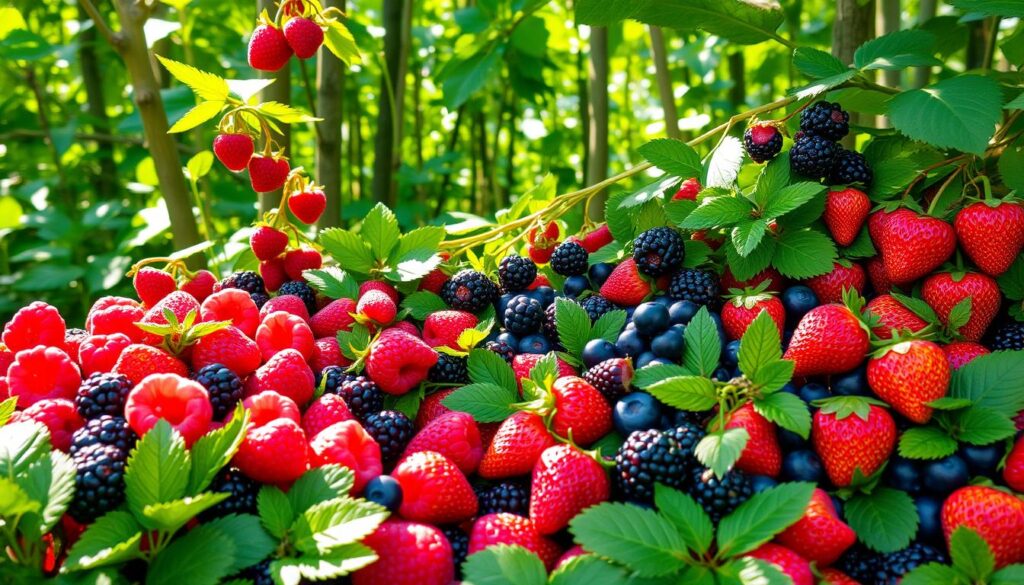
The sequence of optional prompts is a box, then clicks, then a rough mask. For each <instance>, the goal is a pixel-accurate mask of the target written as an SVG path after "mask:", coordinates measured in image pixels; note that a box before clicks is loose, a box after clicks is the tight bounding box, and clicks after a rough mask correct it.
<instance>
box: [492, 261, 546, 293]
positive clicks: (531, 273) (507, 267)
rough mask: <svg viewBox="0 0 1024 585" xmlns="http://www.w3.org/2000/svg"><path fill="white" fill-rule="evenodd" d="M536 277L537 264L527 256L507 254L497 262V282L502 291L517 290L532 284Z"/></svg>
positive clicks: (524, 288)
mask: <svg viewBox="0 0 1024 585" xmlns="http://www.w3.org/2000/svg"><path fill="white" fill-rule="evenodd" d="M536 278H537V265H536V264H534V263H533V260H530V259H529V258H523V257H522V256H520V255H518V254H509V255H508V256H505V257H504V258H502V259H501V263H500V264H498V282H500V283H501V290H503V291H504V292H519V291H521V290H526V287H528V286H530V285H531V284H533V281H534V279H536Z"/></svg>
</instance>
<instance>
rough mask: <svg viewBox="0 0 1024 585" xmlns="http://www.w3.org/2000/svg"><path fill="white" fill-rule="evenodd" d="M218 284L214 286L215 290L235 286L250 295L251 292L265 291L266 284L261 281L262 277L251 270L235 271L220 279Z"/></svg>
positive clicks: (264, 292)
mask: <svg viewBox="0 0 1024 585" xmlns="http://www.w3.org/2000/svg"><path fill="white" fill-rule="evenodd" d="M218 284H219V285H220V286H219V287H215V289H216V290H223V289H225V288H237V289H241V290H244V291H245V292H247V293H249V294H250V295H251V294H253V293H263V294H266V293H267V286H266V284H264V282H263V277H262V276H260V275H259V274H256V273H255V272H252V271H251V270H246V271H243V272H236V273H234V274H232V275H230V276H228V277H226V278H223V279H221V281H220V282H219V283H218Z"/></svg>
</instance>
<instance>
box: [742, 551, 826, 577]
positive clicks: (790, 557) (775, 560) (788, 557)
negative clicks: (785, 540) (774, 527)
mask: <svg viewBox="0 0 1024 585" xmlns="http://www.w3.org/2000/svg"><path fill="white" fill-rule="evenodd" d="M746 556H748V557H753V558H755V559H761V560H762V561H768V562H769V563H771V564H773V565H775V566H776V567H778V568H779V570H781V571H782V572H783V573H784V574H786V575H787V576H788V577H789V578H790V579H791V580H792V581H793V585H814V574H813V573H811V564H810V563H808V562H807V559H805V558H803V557H802V556H800V555H798V554H797V553H795V552H793V551H792V550H790V549H788V548H786V547H784V546H781V545H778V544H775V543H771V542H769V543H766V544H762V545H761V546H759V547H757V548H756V549H754V550H752V551H750V552H749V553H747V554H746Z"/></svg>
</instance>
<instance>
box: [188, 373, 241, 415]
mask: <svg viewBox="0 0 1024 585" xmlns="http://www.w3.org/2000/svg"><path fill="white" fill-rule="evenodd" d="M192 379H193V380H195V381H196V382H199V384H200V385H201V386H202V387H203V388H206V392H207V393H208V394H209V395H210V404H211V405H213V420H217V421H220V420H224V417H226V416H227V415H228V413H229V412H231V411H232V410H233V409H234V408H235V405H236V404H238V402H239V401H240V400H241V399H242V394H243V392H244V389H243V388H242V379H241V378H239V377H238V375H237V374H235V373H234V372H232V371H231V370H229V369H228V368H227V366H224V365H221V364H210V365H208V366H204V367H203V368H201V369H200V370H199V371H198V372H196V373H194V374H192Z"/></svg>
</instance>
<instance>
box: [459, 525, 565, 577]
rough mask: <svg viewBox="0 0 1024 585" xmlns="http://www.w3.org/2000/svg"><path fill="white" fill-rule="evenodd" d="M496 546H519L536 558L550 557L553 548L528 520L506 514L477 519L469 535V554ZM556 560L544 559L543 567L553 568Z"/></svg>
mask: <svg viewBox="0 0 1024 585" xmlns="http://www.w3.org/2000/svg"><path fill="white" fill-rule="evenodd" d="M498 544H507V545H510V546H521V547H523V548H525V549H526V550H528V551H530V552H532V553H535V554H537V555H538V556H539V555H541V554H544V553H548V554H545V555H544V556H545V557H547V556H550V552H551V551H552V550H554V548H555V547H553V546H552V545H553V544H554V543H553V542H552V541H550V540H548V539H547V538H545V537H543V536H541V535H540V533H539V532H537V527H536V526H534V524H533V521H531V520H530V519H529V518H524V517H523V516H519V515H516V514H509V513H506V512H502V513H499V514H487V515H484V516H481V517H479V518H477V519H476V522H474V523H473V529H472V530H471V531H470V533H469V554H473V553H476V552H480V551H482V550H484V549H485V548H487V547H489V546H494V545H498ZM557 560H558V555H554V558H551V559H550V561H549V560H547V559H545V565H546V566H553V565H554V563H555V562H556V561H557ZM549 562H550V565H549V564H548V563H549Z"/></svg>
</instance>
